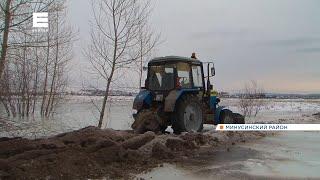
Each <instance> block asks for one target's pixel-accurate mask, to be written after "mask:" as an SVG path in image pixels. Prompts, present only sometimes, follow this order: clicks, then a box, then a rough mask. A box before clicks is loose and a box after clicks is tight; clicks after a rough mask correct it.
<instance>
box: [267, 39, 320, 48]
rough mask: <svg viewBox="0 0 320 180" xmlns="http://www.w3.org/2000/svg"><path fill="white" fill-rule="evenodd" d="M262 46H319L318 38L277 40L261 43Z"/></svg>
mask: <svg viewBox="0 0 320 180" xmlns="http://www.w3.org/2000/svg"><path fill="white" fill-rule="evenodd" d="M261 44H262V45H267V46H305V45H314V44H320V37H298V38H292V39H279V40H271V41H266V42H262V43H261Z"/></svg>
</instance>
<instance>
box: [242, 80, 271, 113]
mask: <svg viewBox="0 0 320 180" xmlns="http://www.w3.org/2000/svg"><path fill="white" fill-rule="evenodd" d="M264 97H265V91H264V89H263V88H262V87H260V86H259V85H258V83H257V82H256V81H253V80H252V81H250V82H249V83H246V84H245V85H244V88H243V90H242V92H241V93H240V97H239V107H240V111H241V113H242V114H243V115H244V116H245V117H249V116H252V115H254V116H257V115H258V113H259V112H260V111H261V110H262V109H263V107H264V106H265V105H266V102H265V100H264V99H263V98H264Z"/></svg>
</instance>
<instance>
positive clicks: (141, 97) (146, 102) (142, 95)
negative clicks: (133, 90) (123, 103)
mask: <svg viewBox="0 0 320 180" xmlns="http://www.w3.org/2000/svg"><path fill="white" fill-rule="evenodd" d="M151 103H152V94H151V92H150V91H148V90H145V89H143V90H141V91H140V92H139V94H138V95H137V96H136V97H135V98H134V101H133V109H136V110H137V111H140V110H141V109H143V108H144V107H145V106H147V107H150V106H151Z"/></svg>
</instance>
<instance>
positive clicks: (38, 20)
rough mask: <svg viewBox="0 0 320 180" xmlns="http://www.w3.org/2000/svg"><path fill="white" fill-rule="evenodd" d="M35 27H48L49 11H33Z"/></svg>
mask: <svg viewBox="0 0 320 180" xmlns="http://www.w3.org/2000/svg"><path fill="white" fill-rule="evenodd" d="M33 27H35V28H48V27H49V19H48V13H47V12H36V13H33Z"/></svg>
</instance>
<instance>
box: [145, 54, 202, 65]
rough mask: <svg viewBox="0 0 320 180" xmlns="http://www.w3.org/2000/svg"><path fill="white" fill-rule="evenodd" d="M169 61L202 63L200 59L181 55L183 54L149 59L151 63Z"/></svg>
mask: <svg viewBox="0 0 320 180" xmlns="http://www.w3.org/2000/svg"><path fill="white" fill-rule="evenodd" d="M167 62H173V63H175V62H187V63H195V64H201V61H199V60H198V59H193V58H188V57H181V56H165V57H157V58H154V59H152V60H151V61H149V64H154V63H167Z"/></svg>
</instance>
